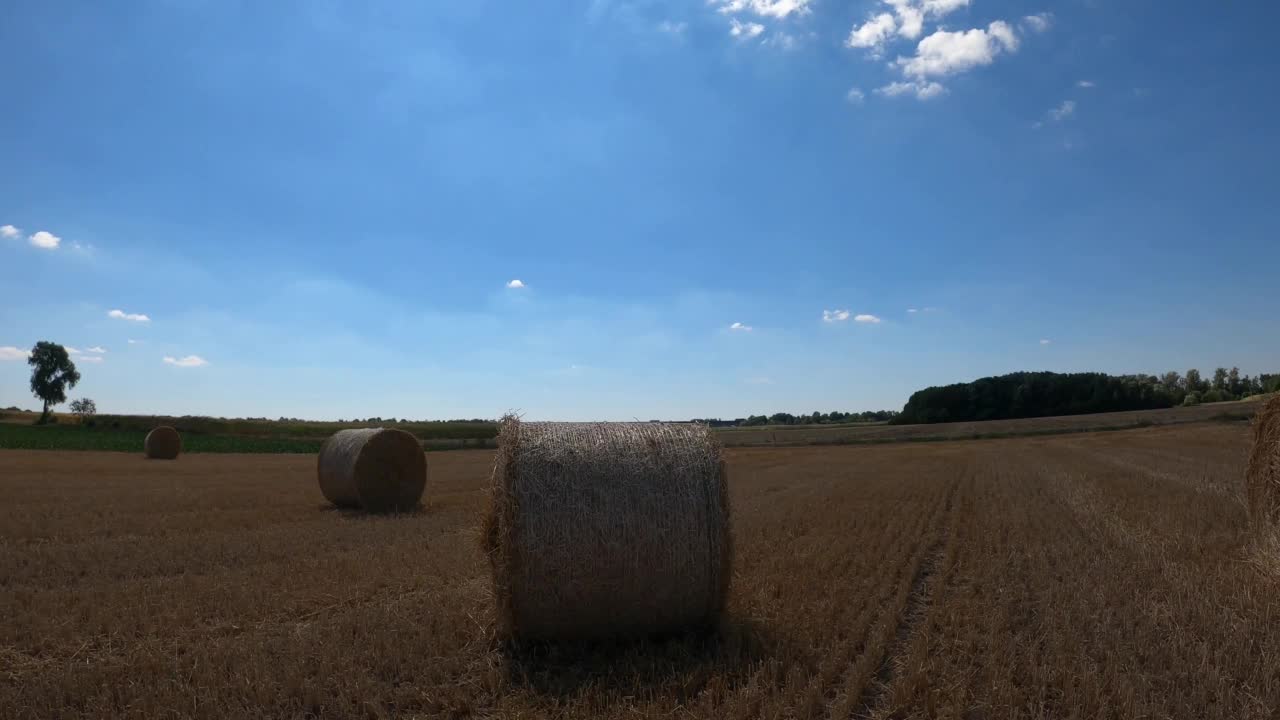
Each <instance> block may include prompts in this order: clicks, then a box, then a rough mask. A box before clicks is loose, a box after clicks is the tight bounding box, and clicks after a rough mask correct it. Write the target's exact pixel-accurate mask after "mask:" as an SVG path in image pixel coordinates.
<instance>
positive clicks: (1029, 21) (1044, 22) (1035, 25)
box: [1022, 12, 1053, 33]
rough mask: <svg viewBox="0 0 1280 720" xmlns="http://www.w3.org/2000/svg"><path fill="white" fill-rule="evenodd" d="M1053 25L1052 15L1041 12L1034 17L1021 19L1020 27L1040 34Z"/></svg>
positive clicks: (1029, 16)
mask: <svg viewBox="0 0 1280 720" xmlns="http://www.w3.org/2000/svg"><path fill="white" fill-rule="evenodd" d="M1052 24H1053V13H1049V12H1042V13H1036V14H1035V15H1028V16H1026V17H1024V18H1022V26H1023V27H1025V28H1029V29H1031V30H1033V31H1035V32H1038V33H1042V32H1044V31H1046V30H1048V29H1049V26H1050V25H1052Z"/></svg>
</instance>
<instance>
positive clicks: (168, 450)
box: [142, 425, 182, 460]
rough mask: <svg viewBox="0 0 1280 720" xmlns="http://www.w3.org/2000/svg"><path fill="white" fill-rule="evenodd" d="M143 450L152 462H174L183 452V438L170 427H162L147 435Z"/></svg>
mask: <svg viewBox="0 0 1280 720" xmlns="http://www.w3.org/2000/svg"><path fill="white" fill-rule="evenodd" d="M142 449H143V452H145V453H146V455H147V457H149V458H151V459H152V460H173V459H175V458H177V457H178V454H179V453H181V452H182V436H181V435H179V434H178V431H177V430H174V429H173V428H171V427H169V426H168V425H161V426H159V427H157V428H155V429H154V430H152V431H151V432H149V433H147V439H146V440H144V441H143V442H142Z"/></svg>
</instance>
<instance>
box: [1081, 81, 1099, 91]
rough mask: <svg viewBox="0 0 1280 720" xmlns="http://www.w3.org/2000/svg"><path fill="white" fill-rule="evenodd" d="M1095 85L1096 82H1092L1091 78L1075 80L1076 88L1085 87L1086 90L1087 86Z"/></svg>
mask: <svg viewBox="0 0 1280 720" xmlns="http://www.w3.org/2000/svg"><path fill="white" fill-rule="evenodd" d="M1096 86H1097V83H1095V82H1094V81H1092V80H1081V81H1079V82H1077V83H1076V87H1078V88H1084V89H1086V90H1088V89H1089V88H1091V87H1096Z"/></svg>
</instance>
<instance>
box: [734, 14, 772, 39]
mask: <svg viewBox="0 0 1280 720" xmlns="http://www.w3.org/2000/svg"><path fill="white" fill-rule="evenodd" d="M762 32H764V26H763V25H761V24H760V23H753V22H748V23H744V22H739V21H738V20H737V19H736V18H735V19H733V20H730V21H729V34H730V35H732V36H734V37H740V38H753V37H756V36H758V35H759V34H760V33H762Z"/></svg>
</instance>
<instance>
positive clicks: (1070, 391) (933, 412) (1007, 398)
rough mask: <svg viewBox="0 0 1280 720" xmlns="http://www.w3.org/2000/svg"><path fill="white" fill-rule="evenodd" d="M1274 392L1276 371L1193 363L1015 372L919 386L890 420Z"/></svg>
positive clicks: (1075, 411) (956, 418) (1131, 406)
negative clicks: (1116, 371)
mask: <svg viewBox="0 0 1280 720" xmlns="http://www.w3.org/2000/svg"><path fill="white" fill-rule="evenodd" d="M1277 391H1280V374H1260V375H1257V376H1255V377H1250V376H1248V375H1241V374H1240V370H1239V368H1234V367H1233V368H1231V369H1229V370H1228V369H1227V368H1217V369H1215V370H1214V372H1213V376H1212V378H1211V379H1207V380H1206V379H1204V378H1203V377H1202V376H1201V374H1200V371H1199V370H1196V369H1194V368H1192V369H1191V370H1188V371H1187V372H1186V374H1185V375H1183V374H1179V373H1178V372H1176V371H1169V372H1166V373H1164V374H1163V375H1159V376H1156V375H1147V374H1136V375H1118V376H1117V375H1107V374H1105V373H1054V372H1017V373H1010V374H1008V375H999V376H995V377H984V378H979V379H977V380H974V381H972V382H966V383H954V384H952V385H943V386H935V387H929V388H925V389H924V390H919V391H917V392H915V393H913V394H912V395H911V397H910V399H908V400H907V404H906V406H905V407H903V409H902V412H901V413H899V414H898V415H897V417H895V418H894V419H893V420H891V421H890V422H893V423H895V424H916V423H939V422H971V421H980V420H1005V419H1015V418H1032V417H1052V416H1056V415H1083V414H1088V413H1101V412H1118V411H1123V410H1155V409H1160V408H1170V407H1175V406H1179V405H1184V406H1185V405H1199V404H1200V403H1207V402H1223V401H1227V400H1240V399H1243V398H1246V397H1249V396H1251V395H1260V394H1263V393H1269V392H1277Z"/></svg>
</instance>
